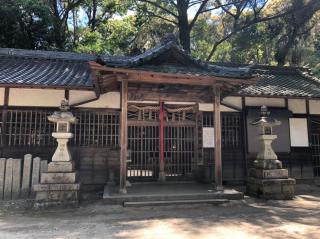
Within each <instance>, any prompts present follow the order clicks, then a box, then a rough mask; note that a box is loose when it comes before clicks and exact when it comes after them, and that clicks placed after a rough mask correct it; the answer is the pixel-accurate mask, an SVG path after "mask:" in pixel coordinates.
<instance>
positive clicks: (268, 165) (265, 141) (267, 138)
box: [247, 106, 295, 199]
mask: <svg viewBox="0 0 320 239" xmlns="http://www.w3.org/2000/svg"><path fill="white" fill-rule="evenodd" d="M280 124H281V122H280V121H278V120H276V119H274V118H272V117H271V116H270V112H269V111H268V108H267V107H266V106H262V107H261V111H260V117H259V118H258V119H256V120H254V121H253V122H252V123H251V125H254V126H256V127H257V131H258V137H257V140H258V141H259V142H260V150H259V152H258V154H257V156H256V160H254V162H253V165H252V168H250V169H249V178H248V181H247V193H248V194H250V195H253V196H257V197H261V198H265V199H291V198H293V196H294V184H295V179H292V178H288V170H287V169H283V168H282V162H281V161H279V160H278V157H277V155H276V153H275V152H274V151H273V149H272V141H273V140H275V139H276V138H277V135H275V134H274V133H273V127H275V126H278V125H280Z"/></svg>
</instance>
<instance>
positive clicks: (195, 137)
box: [0, 37, 320, 199]
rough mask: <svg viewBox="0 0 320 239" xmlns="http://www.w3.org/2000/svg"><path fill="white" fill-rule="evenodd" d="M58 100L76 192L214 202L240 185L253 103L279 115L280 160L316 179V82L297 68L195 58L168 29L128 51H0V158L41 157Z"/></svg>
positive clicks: (253, 136) (48, 145) (319, 137)
mask: <svg viewBox="0 0 320 239" xmlns="http://www.w3.org/2000/svg"><path fill="white" fill-rule="evenodd" d="M63 99H67V100H68V101H69V105H70V112H71V113H72V114H73V115H74V116H75V117H76V118H77V123H76V124H72V126H71V128H70V131H71V133H72V134H73V137H72V138H71V139H70V141H69V142H68V146H69V148H70V153H71V155H72V158H73V160H74V168H73V169H74V170H75V171H76V172H77V180H78V182H79V184H81V191H82V192H83V193H84V194H86V193H93V194H94V195H97V194H99V195H100V193H101V192H103V191H104V193H105V194H106V195H107V193H106V192H109V191H108V190H109V189H110V190H111V189H112V193H110V195H116V194H117V196H118V197H120V196H121V195H122V196H123V197H124V196H129V195H133V194H134V193H136V194H135V195H136V196H137V197H138V196H139V195H140V196H141V195H144V193H146V192H149V193H151V192H154V194H159V193H160V192H162V194H161V195H165V194H166V193H167V191H168V190H169V191H171V192H172V194H175V193H176V191H177V190H180V191H181V192H183V193H184V196H186V195H187V194H189V193H190V192H191V191H192V192H197V193H200V194H199V195H198V196H199V198H204V197H208V198H209V199H212V197H213V196H214V197H219V196H220V195H221V194H222V193H221V192H220V191H217V190H216V189H218V190H221V189H223V190H224V192H225V191H226V190H229V189H228V187H233V186H235V185H237V186H238V185H240V186H243V185H245V184H246V182H247V179H248V172H249V170H250V167H251V165H252V163H253V161H254V160H255V159H256V157H257V154H258V150H259V147H260V146H259V144H258V142H257V137H258V131H257V129H256V127H254V126H253V125H251V122H252V121H253V120H255V119H257V118H258V117H259V115H260V108H261V106H262V105H266V106H267V107H268V110H269V111H270V113H271V115H272V117H274V118H275V119H277V120H279V121H281V125H279V126H277V127H276V128H274V133H275V134H276V135H277V139H275V140H274V141H273V142H272V147H273V149H274V151H275V153H276V154H277V156H278V158H279V160H280V161H281V162H282V163H283V168H286V169H288V173H289V176H290V177H292V178H295V179H296V180H297V182H298V183H299V182H302V183H310V184H313V183H314V184H316V183H320V153H319V152H320V80H319V79H317V78H315V77H313V76H312V75H311V74H310V72H309V71H308V69H307V68H301V67H278V66H266V65H242V64H233V63H212V62H203V61H200V60H196V59H194V58H192V57H191V56H190V55H189V54H187V53H186V52H185V51H184V50H183V49H182V48H181V46H180V45H179V44H178V43H177V40H176V39H174V38H171V37H169V38H167V39H165V40H164V41H162V42H160V43H159V44H158V45H156V46H155V47H154V48H152V49H149V50H147V51H145V52H143V53H141V54H139V55H136V56H110V55H93V54H81V53H73V52H52V51H33V50H23V49H10V48H0V119H1V124H0V156H1V157H2V158H7V159H9V158H19V159H23V158H24V155H26V154H32V155H33V156H34V157H40V158H41V159H43V160H47V161H48V162H49V163H50V162H51V160H52V155H53V154H54V152H55V150H56V147H57V143H56V141H55V139H54V138H53V137H52V132H54V130H55V126H54V124H52V123H51V122H49V121H48V116H50V115H52V114H53V113H54V112H55V111H57V109H58V107H59V105H60V104H61V101H62V100H63ZM19 175H20V174H19ZM164 181H165V183H164ZM130 184H132V187H130ZM142 185H143V186H142ZM222 186H224V188H222ZM0 187H1V185H0ZM213 187H214V188H213ZM119 189H120V190H119ZM191 189H192V190H191ZM0 190H1V188H0ZM119 191H120V193H119ZM209 191H210V192H213V193H208V192H209ZM233 191H235V190H233ZM126 192H127V194H125V193H126ZM203 192H205V194H206V195H204V194H203ZM207 194H208V195H207ZM209 194H210V195H209ZM211 194H212V195H211ZM240 194H241V195H240ZM161 195H160V196H161ZM158 196H159V195H158ZM160 196H159V197H160ZM241 197H243V193H242V192H238V198H241ZM146 198H148V197H146ZM180 198H182V196H181V195H180ZM0 199H1V196H0Z"/></svg>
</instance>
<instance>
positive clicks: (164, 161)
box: [127, 104, 197, 181]
mask: <svg viewBox="0 0 320 239" xmlns="http://www.w3.org/2000/svg"><path fill="white" fill-rule="evenodd" d="M161 112H162V114H161ZM196 112H197V109H196V106H195V105H167V104H163V108H162V109H161V104H160V105H129V106H128V150H129V152H130V158H131V160H130V162H129V163H128V165H127V177H128V179H129V180H130V181H156V180H158V179H159V173H160V171H161V167H163V171H164V174H165V178H166V180H191V179H192V178H193V176H192V175H193V174H192V173H193V170H194V167H195V165H196V162H195V158H196V157H195V152H196V137H195V135H196ZM161 119H163V120H161ZM161 132H162V133H161Z"/></svg>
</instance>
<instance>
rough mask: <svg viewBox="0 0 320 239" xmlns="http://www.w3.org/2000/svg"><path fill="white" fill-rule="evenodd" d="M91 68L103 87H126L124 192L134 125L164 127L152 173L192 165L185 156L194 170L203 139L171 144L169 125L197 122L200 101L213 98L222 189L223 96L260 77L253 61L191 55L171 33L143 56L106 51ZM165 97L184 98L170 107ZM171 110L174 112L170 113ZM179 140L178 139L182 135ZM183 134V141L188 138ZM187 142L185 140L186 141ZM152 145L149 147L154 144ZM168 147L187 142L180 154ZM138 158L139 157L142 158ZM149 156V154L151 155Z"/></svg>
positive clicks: (217, 181) (161, 175) (218, 180)
mask: <svg viewBox="0 0 320 239" xmlns="http://www.w3.org/2000/svg"><path fill="white" fill-rule="evenodd" d="M90 68H91V70H92V71H93V73H94V77H95V82H96V86H97V88H98V90H99V92H101V93H106V92H108V91H113V90H115V89H120V92H121V123H120V128H121V130H120V142H121V143H120V147H121V150H120V192H121V193H126V181H127V179H126V177H127V172H129V170H128V165H127V155H128V142H130V141H131V137H132V136H130V137H129V138H128V130H129V127H130V126H142V125H150V126H152V125H155V126H158V127H157V131H158V130H159V133H158V132H156V133H155V135H156V136H153V137H158V139H157V140H156V142H157V144H159V148H157V150H158V151H159V153H158V154H156V155H154V157H152V160H153V162H152V163H153V164H159V166H158V165H156V166H155V167H156V168H158V170H157V173H151V174H152V177H153V178H154V179H155V180H158V181H160V182H163V181H165V180H166V178H167V177H168V176H169V177H170V176H172V175H175V176H176V175H177V174H179V173H181V170H182V171H183V170H184V171H186V170H187V171H188V169H185V168H184V169H183V167H185V166H186V165H185V164H186V161H189V162H187V164H190V165H188V166H191V167H192V169H191V168H189V172H188V173H189V174H190V173H192V171H194V170H195V167H196V165H197V164H199V163H200V164H201V162H199V159H198V158H197V156H198V153H197V152H196V151H197V150H198V148H199V145H196V144H197V143H198V141H199V139H196V140H195V142H194V143H191V144H188V143H187V145H183V146H182V145H180V144H181V142H180V144H179V143H178V144H179V145H176V143H173V144H172V146H168V144H170V143H169V142H168V140H167V139H166V138H168V137H169V138H170V137H174V136H169V135H168V134H170V132H169V131H170V130H169V131H168V130H165V128H166V127H167V128H168V127H173V128H179V127H182V126H184V125H188V124H189V125H192V126H193V125H194V126H195V124H193V123H192V117H193V115H194V116H195V117H196V114H197V107H195V105H194V104H195V103H213V104H214V113H213V118H214V120H213V121H214V135H213V134H212V142H214V149H215V150H214V165H215V167H214V168H215V169H214V170H215V172H214V175H215V176H214V178H215V185H216V189H217V190H222V188H223V187H222V157H221V150H222V146H221V141H222V140H221V110H220V108H221V99H222V98H223V97H225V96H227V95H228V94H229V93H230V92H234V91H235V90H239V89H241V88H243V87H244V86H246V85H251V84H255V83H256V81H257V79H258V78H257V77H255V76H254V75H253V74H252V73H251V71H250V68H249V67H243V68H238V67H237V68H235V67H221V66H214V65H208V64H206V63H203V62H200V61H197V60H195V59H193V58H191V57H190V56H189V55H188V54H186V53H185V52H184V51H183V49H182V48H180V46H179V45H178V44H177V43H176V41H174V40H172V39H169V40H167V41H165V42H163V43H162V44H161V45H160V46H158V47H156V48H154V49H152V50H149V51H146V52H145V53H143V54H142V55H139V56H138V57H132V58H130V57H128V58H116V59H115V58H108V57H101V58H100V59H99V60H98V63H97V62H90ZM128 102H130V103H128ZM133 102H134V103H133ZM165 102H175V104H176V105H179V104H181V103H183V104H182V106H181V105H180V107H171V108H170V106H168V107H166V106H165ZM150 103H151V104H150ZM148 105H149V107H148ZM150 105H153V107H152V106H151V107H150ZM165 108H167V110H165ZM131 110H133V111H136V112H137V111H141V110H142V111H145V112H138V113H137V114H138V116H137V118H136V119H133V120H132V119H130V116H129V117H128V113H129V114H130V112H129V111H131ZM166 111H167V112H166ZM170 111H171V117H170V116H168V115H170ZM179 112H180V113H181V112H182V116H181V117H179V115H178V116H177V118H179V120H176V116H175V115H176V113H179ZM145 113H147V114H148V116H147V117H144V114H145ZM188 113H190V114H189V116H191V118H188V117H187V114H188ZM139 114H140V115H139ZM152 114H154V115H155V116H153V115H152ZM142 115H143V116H142ZM128 118H129V119H128ZM150 121H151V122H150ZM152 121H153V122H152ZM150 123H151V124H150ZM172 131H174V129H173V130H172V129H171V133H172ZM189 133H191V134H192V135H191V136H190V135H189V136H188V135H187V134H188V133H187V134H186V133H180V132H179V133H178V134H179V136H178V137H196V135H197V133H196V131H195V130H194V131H192V132H189ZM146 137H149V136H146ZM177 140H178V141H179V139H177ZM180 140H182V141H183V140H184V139H180ZM141 142H142V141H140V143H141ZM145 143H146V142H145ZM147 143H148V142H147ZM183 143H184V144H186V143H185V142H183ZM183 143H182V144H183ZM147 147H150V145H149V146H147ZM151 147H152V146H151ZM168 147H171V148H173V149H174V150H177V149H178V148H180V147H182V148H183V149H182V150H181V151H183V152H180V154H178V155H177V152H175V153H173V154H168ZM130 148H132V147H130ZM131 150H132V149H131ZM131 150H130V151H131ZM178 150H179V149H178ZM186 152H191V155H192V156H191V157H190V156H189V157H188V155H187V154H186ZM138 157H139V156H138ZM174 157H176V159H174ZM184 157H185V158H184ZM146 159H147V158H146ZM136 160H137V161H139V159H136ZM136 160H135V161H136ZM140 160H141V159H140ZM142 160H143V159H142ZM147 160H150V158H148V159H147ZM173 161H175V162H173ZM144 163H146V162H144ZM167 164H169V165H170V164H176V165H175V166H176V167H173V168H174V169H172V168H171V170H170V169H169V167H167ZM179 164H181V165H179ZM191 164H194V165H191ZM141 166H142V165H141ZM171 166H172V165H171ZM142 167H143V166H142ZM173 178H174V177H173Z"/></svg>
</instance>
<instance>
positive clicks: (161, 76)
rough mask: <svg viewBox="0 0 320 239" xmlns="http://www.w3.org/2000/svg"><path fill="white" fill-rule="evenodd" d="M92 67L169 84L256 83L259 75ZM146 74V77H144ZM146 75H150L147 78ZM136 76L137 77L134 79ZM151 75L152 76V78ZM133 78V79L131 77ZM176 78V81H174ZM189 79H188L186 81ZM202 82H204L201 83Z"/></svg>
mask: <svg viewBox="0 0 320 239" xmlns="http://www.w3.org/2000/svg"><path fill="white" fill-rule="evenodd" d="M89 64H90V68H91V69H92V70H96V71H101V72H110V73H115V74H116V73H122V74H126V75H127V76H128V78H129V80H131V81H133V82H136V81H138V82H144V81H145V82H147V83H159V82H153V81H151V82H150V80H151V79H153V80H156V81H160V80H163V81H165V82H160V83H167V84H185V83H178V82H177V80H179V81H180V80H181V82H187V83H188V81H190V80H191V79H194V80H195V79H196V80H197V81H200V82H198V84H197V85H199V84H203V85H212V84H213V83H215V82H216V81H219V82H228V83H238V84H254V83H256V82H257V80H258V79H260V78H259V77H256V76H255V77H253V78H250V79H242V78H231V77H221V76H209V75H203V76H199V75H192V74H181V73H165V72H156V71H146V70H139V69H127V68H114V67H107V66H103V65H100V64H98V63H96V62H89ZM143 76H144V77H143ZM145 76H147V77H149V79H148V80H147V79H146V78H145ZM132 77H133V78H135V79H132ZM150 77H151V78H150ZM130 78H131V79H130ZM172 80H174V81H172ZM186 80H187V81H186ZM201 82H202V83H201ZM204 82H206V83H204Z"/></svg>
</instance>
